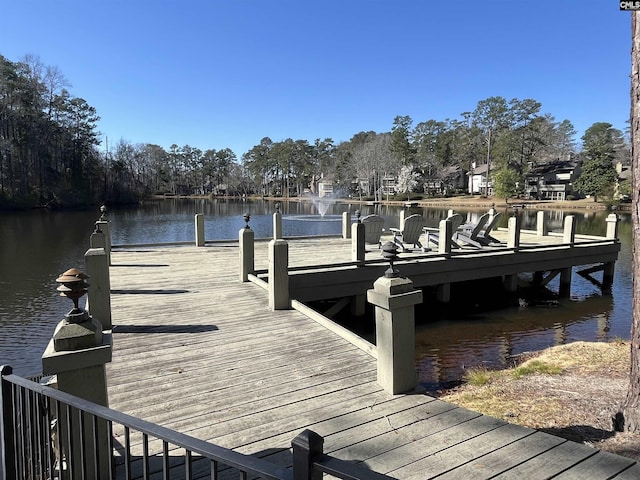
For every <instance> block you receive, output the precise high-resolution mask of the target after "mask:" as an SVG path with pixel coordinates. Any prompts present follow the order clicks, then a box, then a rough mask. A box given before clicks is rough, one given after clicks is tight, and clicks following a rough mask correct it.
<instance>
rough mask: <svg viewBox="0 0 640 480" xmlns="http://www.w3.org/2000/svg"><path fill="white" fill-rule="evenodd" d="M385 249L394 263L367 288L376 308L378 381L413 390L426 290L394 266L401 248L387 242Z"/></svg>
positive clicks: (385, 385) (387, 386)
mask: <svg viewBox="0 0 640 480" xmlns="http://www.w3.org/2000/svg"><path fill="white" fill-rule="evenodd" d="M382 249H383V252H384V253H383V256H385V258H388V259H389V261H390V263H391V266H390V267H389V269H388V270H387V271H386V272H385V274H384V276H382V277H380V278H378V280H376V281H375V282H374V284H373V289H371V290H368V291H367V300H368V301H369V303H371V304H373V305H375V311H376V314H375V316H376V346H377V352H378V362H377V366H378V376H377V378H378V383H379V384H380V385H381V386H382V388H384V389H385V391H386V392H388V393H390V394H392V395H395V394H397V393H402V392H406V391H408V390H412V389H414V388H415V387H416V384H417V375H416V370H415V305H416V304H418V303H422V291H421V290H415V289H414V288H413V282H412V281H411V280H409V279H408V278H401V277H400V276H399V275H398V271H397V270H395V269H394V267H393V261H394V260H395V258H397V255H396V253H397V247H396V246H395V245H394V244H393V243H392V242H387V243H385V244H384V245H383V246H382Z"/></svg>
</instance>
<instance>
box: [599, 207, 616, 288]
mask: <svg viewBox="0 0 640 480" xmlns="http://www.w3.org/2000/svg"><path fill="white" fill-rule="evenodd" d="M619 220H620V219H619V218H618V215H616V214H615V213H610V214H609V215H607V238H608V239H611V240H614V239H617V238H618V222H619ZM615 268H616V264H615V262H608V263H605V264H604V270H603V271H602V289H603V290H606V291H608V290H611V286H612V285H613V275H614V273H615Z"/></svg>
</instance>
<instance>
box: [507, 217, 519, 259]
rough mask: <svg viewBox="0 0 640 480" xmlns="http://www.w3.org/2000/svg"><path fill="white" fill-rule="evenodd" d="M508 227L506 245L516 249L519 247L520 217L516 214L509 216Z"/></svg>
mask: <svg viewBox="0 0 640 480" xmlns="http://www.w3.org/2000/svg"><path fill="white" fill-rule="evenodd" d="M508 227H509V232H508V235H509V237H508V238H507V247H509V248H513V249H514V250H516V251H517V250H518V249H519V248H520V217H519V216H518V215H514V216H513V217H509V224H508Z"/></svg>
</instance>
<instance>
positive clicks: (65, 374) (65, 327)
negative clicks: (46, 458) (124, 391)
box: [42, 311, 112, 480]
mask: <svg viewBox="0 0 640 480" xmlns="http://www.w3.org/2000/svg"><path fill="white" fill-rule="evenodd" d="M76 317H77V318H76ZM111 347H112V343H111V333H110V332H103V331H102V326H101V325H100V322H98V320H97V319H94V318H92V317H91V316H90V315H88V313H87V312H80V313H78V312H75V311H74V313H73V315H72V313H71V312H70V313H69V314H68V315H67V317H65V319H63V320H62V321H61V322H60V323H58V325H57V327H56V329H55V331H54V334H53V338H52V339H51V340H50V341H49V344H48V345H47V347H46V349H45V351H44V353H43V354H42V373H43V374H44V375H55V382H54V383H55V388H57V389H58V390H60V391H62V392H66V393H68V394H71V395H75V396H76V397H80V398H83V399H85V400H88V401H90V402H93V403H97V404H98V405H102V406H104V407H108V406H109V401H108V394H107V374H106V369H105V364H106V363H108V362H110V361H111ZM57 413H58V416H57V425H58V427H57V428H58V435H59V436H60V437H59V438H60V439H62V440H61V442H60V444H61V445H63V446H68V447H69V448H73V450H72V451H67V452H66V458H67V461H66V465H67V469H68V470H67V472H66V476H65V475H64V474H63V475H62V477H61V478H84V476H83V475H82V471H83V469H85V468H86V471H87V472H90V475H91V478H92V479H93V478H95V479H96V480H108V479H110V478H111V475H110V470H111V450H110V448H109V429H108V427H107V424H106V422H104V421H101V420H98V428H97V431H94V429H93V424H92V422H91V420H90V418H88V417H87V418H85V422H84V427H83V426H82V424H81V423H80V422H79V421H77V419H76V418H74V419H72V420H73V421H70V420H71V419H69V418H67V413H66V410H65V409H62V411H60V412H57ZM83 428H84V429H83ZM82 438H84V442H82V441H81V439H82ZM83 452H92V453H90V454H89V455H86V456H85V464H84V465H83V463H82V461H81V460H82V458H83ZM93 452H95V455H94V454H93Z"/></svg>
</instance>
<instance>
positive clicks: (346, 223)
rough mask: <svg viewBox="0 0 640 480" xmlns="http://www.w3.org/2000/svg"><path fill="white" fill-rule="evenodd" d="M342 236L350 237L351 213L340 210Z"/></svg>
mask: <svg viewBox="0 0 640 480" xmlns="http://www.w3.org/2000/svg"><path fill="white" fill-rule="evenodd" d="M342 238H351V213H349V212H342Z"/></svg>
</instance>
